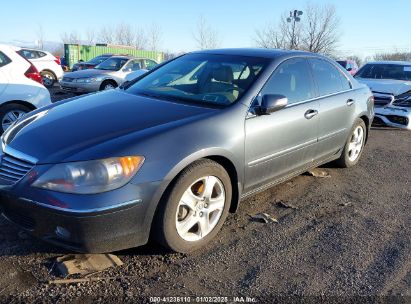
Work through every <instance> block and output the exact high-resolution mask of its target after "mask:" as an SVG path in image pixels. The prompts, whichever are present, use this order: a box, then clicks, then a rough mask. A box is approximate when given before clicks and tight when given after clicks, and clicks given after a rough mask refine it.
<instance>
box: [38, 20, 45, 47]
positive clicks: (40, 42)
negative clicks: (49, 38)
mask: <svg viewBox="0 0 411 304" xmlns="http://www.w3.org/2000/svg"><path fill="white" fill-rule="evenodd" d="M36 36H37V47H38V48H39V49H41V50H42V49H44V30H43V26H42V25H41V24H38V25H37V31H36Z"/></svg>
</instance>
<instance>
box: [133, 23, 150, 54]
mask: <svg viewBox="0 0 411 304" xmlns="http://www.w3.org/2000/svg"><path fill="white" fill-rule="evenodd" d="M134 46H135V47H136V48H137V49H139V50H144V49H145V48H146V46H147V35H146V33H145V32H144V30H143V29H141V28H138V29H136V30H135V33H134Z"/></svg>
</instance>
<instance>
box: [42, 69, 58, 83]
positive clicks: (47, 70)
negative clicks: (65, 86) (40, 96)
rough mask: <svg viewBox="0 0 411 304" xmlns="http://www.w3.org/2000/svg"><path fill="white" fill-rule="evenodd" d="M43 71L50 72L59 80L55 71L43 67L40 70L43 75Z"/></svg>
mask: <svg viewBox="0 0 411 304" xmlns="http://www.w3.org/2000/svg"><path fill="white" fill-rule="evenodd" d="M43 72H49V73H51V74H53V76H54V78H55V80H56V81H57V75H56V73H54V72H53V71H52V70H49V69H43V70H41V71H40V75H41V73H43Z"/></svg>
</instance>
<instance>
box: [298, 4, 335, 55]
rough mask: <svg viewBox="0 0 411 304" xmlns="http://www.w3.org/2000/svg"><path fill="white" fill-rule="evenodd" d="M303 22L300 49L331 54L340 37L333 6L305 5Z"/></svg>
mask: <svg viewBox="0 0 411 304" xmlns="http://www.w3.org/2000/svg"><path fill="white" fill-rule="evenodd" d="M304 20H305V21H304V28H303V39H302V48H303V49H305V50H307V51H309V52H313V53H323V54H330V53H332V52H333V51H334V50H335V48H336V46H337V44H338V41H339V36H340V34H339V32H338V28H339V24H340V20H339V18H338V17H337V15H336V11H335V6H333V5H324V6H320V5H314V4H307V6H306V9H305V18H304Z"/></svg>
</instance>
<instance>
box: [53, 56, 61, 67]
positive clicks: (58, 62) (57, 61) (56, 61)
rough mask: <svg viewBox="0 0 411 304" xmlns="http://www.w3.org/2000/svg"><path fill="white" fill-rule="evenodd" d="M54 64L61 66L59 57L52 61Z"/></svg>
mask: <svg viewBox="0 0 411 304" xmlns="http://www.w3.org/2000/svg"><path fill="white" fill-rule="evenodd" d="M54 62H55V63H57V64H58V65H61V60H60V56H56V60H54Z"/></svg>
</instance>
